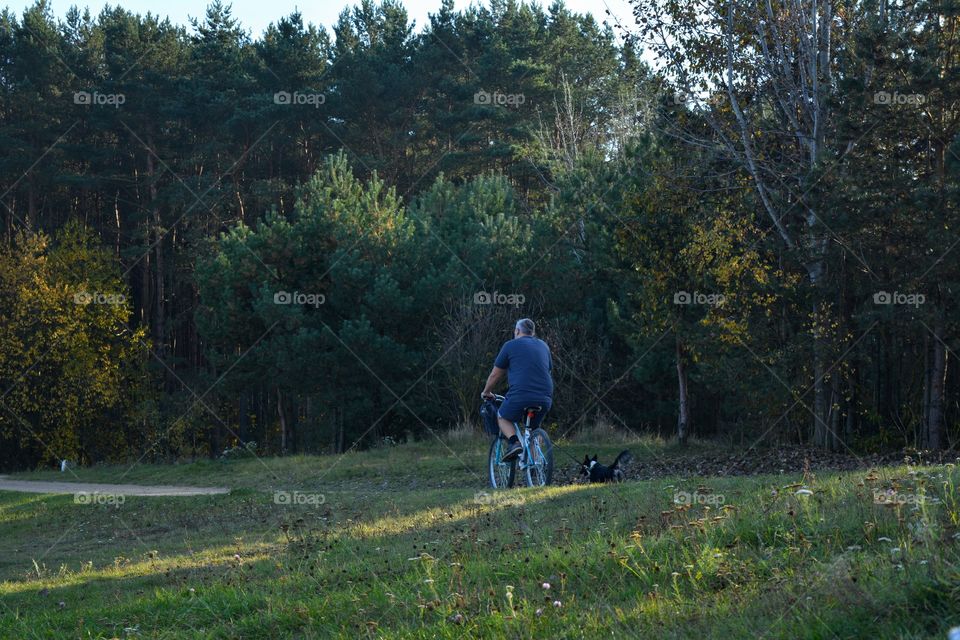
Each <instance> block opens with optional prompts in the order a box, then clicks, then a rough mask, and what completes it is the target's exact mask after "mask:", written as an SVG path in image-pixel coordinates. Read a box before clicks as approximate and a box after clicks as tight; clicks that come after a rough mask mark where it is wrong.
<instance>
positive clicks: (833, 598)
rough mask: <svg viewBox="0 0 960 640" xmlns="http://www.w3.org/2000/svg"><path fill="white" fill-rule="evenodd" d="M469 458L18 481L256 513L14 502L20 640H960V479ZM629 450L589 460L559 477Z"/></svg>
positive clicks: (13, 593) (464, 450)
mask: <svg viewBox="0 0 960 640" xmlns="http://www.w3.org/2000/svg"><path fill="white" fill-rule="evenodd" d="M448 444H449V446H450V447H451V448H452V449H453V450H455V451H456V452H457V455H456V456H454V455H452V454H451V453H450V451H449V450H448V449H447V448H446V447H445V446H442V445H440V444H439V443H437V442H433V443H429V442H427V443H419V444H407V445H399V446H395V447H389V448H380V449H375V450H372V451H367V452H360V453H350V454H347V455H345V456H342V457H335V456H328V457H289V458H284V459H279V458H269V459H263V460H258V459H242V460H233V461H203V462H197V463H191V464H182V465H172V466H150V465H135V466H133V467H131V468H127V467H113V468H107V467H103V468H99V467H98V468H92V469H78V470H77V471H76V474H75V475H73V474H61V473H54V472H35V473H30V474H17V475H16V476H14V477H15V478H17V479H52V480H58V481H62V480H65V479H71V478H72V479H76V480H84V481H88V480H89V481H98V482H125V483H131V482H136V483H144V484H147V483H157V484H159V483H169V484H190V485H210V486H213V485H217V486H229V487H231V488H232V489H233V491H232V492H231V493H230V494H229V495H216V496H201V497H171V498H134V497H127V498H125V499H123V500H122V501H120V500H119V499H116V500H113V501H109V500H105V501H98V502H95V503H93V504H77V503H76V502H75V500H74V498H73V496H70V495H61V496H49V495H36V494H18V493H9V492H0V637H2V638H278V637H290V638H330V637H342V638H357V637H371V638H378V637H385V638H460V637H464V636H466V637H483V638H599V637H607V638H609V637H616V638H620V637H623V638H631V637H657V638H696V637H702V638H727V639H729V638H754V637H771V638H832V637H839V638H853V637H870V638H945V637H946V632H947V629H948V628H949V627H951V626H956V625H958V624H960V496H958V492H957V484H958V480H960V472H958V469H957V467H955V466H953V465H950V464H948V465H938V466H925V467H908V466H899V467H888V468H880V469H876V470H873V471H860V472H843V473H840V472H829V473H825V472H818V473H817V474H816V475H807V476H806V477H804V476H803V474H783V475H776V476H752V477H739V478H729V477H727V478H694V477H688V478H684V477H679V476H678V477H666V478H661V479H657V480H653V481H636V482H625V483H623V484H621V485H606V486H587V485H579V484H577V485H563V486H553V487H548V488H544V489H514V490H507V491H502V492H495V493H493V492H486V491H485V484H484V483H485V478H484V471H483V469H484V462H485V459H486V443H485V442H484V441H482V440H477V439H470V438H461V439H459V440H456V441H452V442H450V443H448ZM629 446H630V448H631V450H632V451H633V452H634V453H635V454H636V455H637V456H638V457H642V456H653V455H656V456H673V455H678V452H677V451H676V450H675V449H672V448H670V447H666V446H664V445H663V444H662V443H658V442H655V441H649V442H637V443H632V444H631V445H629ZM697 446H699V447H701V448H703V447H708V446H709V445H707V444H703V443H701V444H700V445H697ZM622 448H623V444H622V443H619V442H610V443H608V444H606V445H604V446H601V447H596V446H590V447H585V446H580V445H578V444H577V443H575V442H574V443H567V444H566V446H564V447H562V449H561V450H558V455H557V464H558V465H560V466H561V467H565V468H570V467H571V466H572V461H571V458H569V457H567V455H565V453H564V452H566V453H569V455H570V456H572V457H578V458H579V457H582V455H583V454H584V453H586V451H587V450H588V449H589V450H590V452H591V453H593V452H595V451H598V452H599V453H600V454H601V455H600V458H601V459H605V458H606V459H609V458H612V456H613V455H615V454H616V452H617V451H619V450H620V449H622ZM752 455H764V454H763V452H759V453H757V452H754V453H753V454H752ZM65 476H69V477H68V478H65ZM887 491H892V492H893V493H891V494H887V493H883V495H884V496H886V497H885V498H884V499H883V500H881V501H880V502H884V503H883V504H881V503H878V500H877V499H876V497H877V495H878V493H879V492H887ZM277 492H282V493H277ZM678 501H679V502H680V503H679V504H678ZM278 502H279V503H278Z"/></svg>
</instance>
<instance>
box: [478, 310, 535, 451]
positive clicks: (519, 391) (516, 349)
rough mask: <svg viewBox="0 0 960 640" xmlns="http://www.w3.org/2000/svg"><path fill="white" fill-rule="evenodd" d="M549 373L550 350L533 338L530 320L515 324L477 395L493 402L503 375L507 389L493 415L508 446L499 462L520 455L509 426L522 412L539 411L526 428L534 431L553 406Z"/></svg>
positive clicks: (518, 443) (533, 332) (514, 433)
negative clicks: (533, 407) (532, 408)
mask: <svg viewBox="0 0 960 640" xmlns="http://www.w3.org/2000/svg"><path fill="white" fill-rule="evenodd" d="M552 370H553V357H552V356H551V355H550V347H548V346H547V343H546V342H544V341H543V340H541V339H540V338H538V337H536V326H535V325H534V324H533V320H530V319H529V318H522V319H520V320H517V324H516V325H515V326H514V328H513V340H508V341H507V342H505V343H504V344H503V347H501V348H500V353H499V354H497V358H496V360H494V362H493V370H492V371H491V372H490V375H489V376H488V377H487V384H486V385H485V386H484V387H483V391H482V392H481V393H480V397H481V398H483V399H489V398H493V397H494V394H493V388H494V387H495V386H496V385H497V383H498V382H499V381H500V379H501V378H503V374H504V373H506V374H507V384H508V385H509V389H508V390H507V395H506V398H504V400H503V404H501V405H500V409H499V411H497V423H498V424H499V425H500V432H501V433H502V434H503V435H504V436H506V437H507V438H508V442H509V448H508V449H507V452H506V453H505V454H503V459H502V460H503V462H507V461H510V460H513V459H514V458H516V457H517V456H518V455H520V452H521V451H523V446H522V445H521V444H520V439H519V438H518V437H517V430H516V428H515V427H514V426H513V425H514V423H519V422H521V421H522V420H523V418H524V416H523V410H524V409H525V408H526V407H532V406H540V407H542V410H541V411H540V412H539V413H537V414H535V415H534V416H533V418H532V419H531V422H530V427H531V428H536V427H538V426H539V425H540V423H541V422H543V418H544V416H545V415H546V414H547V411H549V410H550V407H551V406H552V405H553V378H552V377H551V375H550V372H551V371H552Z"/></svg>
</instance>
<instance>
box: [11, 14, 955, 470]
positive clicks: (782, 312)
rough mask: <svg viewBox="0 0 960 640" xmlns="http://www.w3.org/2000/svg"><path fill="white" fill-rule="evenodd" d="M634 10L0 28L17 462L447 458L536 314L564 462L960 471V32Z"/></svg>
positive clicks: (144, 20)
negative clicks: (598, 426) (752, 458)
mask: <svg viewBox="0 0 960 640" xmlns="http://www.w3.org/2000/svg"><path fill="white" fill-rule="evenodd" d="M634 4H635V14H636V16H635V17H636V22H635V24H634V23H631V24H615V25H610V26H608V25H606V24H603V25H601V24H598V23H597V22H595V21H594V19H593V18H591V17H589V16H583V15H578V14H574V13H571V12H570V11H569V10H567V9H566V8H565V7H564V6H563V5H562V3H559V2H556V3H553V4H551V5H550V6H549V8H547V9H543V8H541V7H538V6H533V5H526V4H520V3H516V2H513V1H512V0H511V1H503V0H492V1H491V2H490V4H489V6H485V7H477V6H473V7H471V8H468V9H464V10H455V9H454V7H453V5H452V2H449V1H446V2H443V3H442V4H441V5H440V6H439V7H438V9H437V12H436V13H435V14H433V15H431V17H430V20H429V23H428V24H426V25H424V26H423V27H422V28H420V29H414V25H412V24H411V22H410V21H409V19H408V17H407V14H406V12H405V10H404V9H403V7H402V5H401V4H399V3H398V2H394V1H392V0H388V1H386V2H383V3H382V4H374V3H373V2H370V1H369V0H366V1H364V2H361V3H360V4H359V5H357V6H356V7H354V8H352V9H348V10H345V11H344V12H343V14H342V15H341V17H340V19H339V21H338V22H337V24H336V25H334V26H333V27H332V29H331V30H330V31H328V30H326V29H324V28H322V27H316V26H313V25H305V24H303V21H302V19H301V17H300V16H299V15H298V14H293V15H291V16H288V17H285V18H280V19H279V20H278V21H277V22H276V23H274V24H273V25H271V26H270V27H269V29H268V30H267V31H266V32H265V33H263V34H262V35H261V36H260V37H258V38H257V39H251V37H250V36H249V35H248V33H247V32H246V31H245V30H244V29H243V28H242V26H241V25H240V24H238V22H237V21H236V20H235V19H234V18H233V17H232V16H231V11H230V8H229V7H228V6H225V5H222V4H220V3H219V2H216V3H214V4H212V5H210V6H209V7H208V9H207V12H206V15H205V17H204V18H203V19H202V20H197V21H195V22H194V23H193V24H192V25H190V26H189V27H183V26H178V25H173V24H171V23H169V22H167V21H160V20H158V19H157V18H156V17H155V16H152V15H147V16H141V15H134V14H131V13H130V12H128V11H126V10H124V9H122V8H120V7H108V8H105V9H104V10H103V11H102V12H101V13H100V14H99V15H97V16H93V15H91V14H90V13H89V12H81V11H78V10H71V12H70V13H69V14H68V16H67V17H66V18H65V19H64V20H62V21H58V20H56V19H54V18H53V17H52V14H51V12H50V10H49V7H48V6H47V4H45V3H44V2H43V1H40V2H38V3H37V4H35V5H34V6H33V7H30V8H29V9H27V10H26V11H24V13H23V14H22V15H21V16H17V15H15V14H14V13H13V12H11V11H10V10H6V11H4V12H3V14H0V194H2V196H0V204H2V207H0V220H2V224H3V233H4V243H3V247H2V251H0V296H2V297H3V302H2V306H0V384H2V389H0V394H2V396H0V411H2V413H0V451H2V457H0V464H4V465H11V466H28V465H36V464H38V463H42V462H47V461H51V460H56V459H59V458H71V459H80V460H86V461H92V460H101V459H108V458H126V457H132V458H134V459H136V458H139V457H140V456H145V457H150V458H158V457H159V458H163V457H177V456H189V455H217V454H219V453H220V452H222V451H223V450H224V449H225V448H227V447H232V446H235V445H237V444H239V443H241V442H249V441H255V442H257V443H258V450H261V451H321V450H330V449H333V450H339V451H342V450H345V449H347V448H350V447H352V446H367V445H370V444H372V443H376V442H381V441H383V439H384V438H391V439H397V438H401V437H416V438H431V437H432V434H433V435H435V434H436V433H437V432H439V431H440V430H443V429H446V428H449V427H450V426H452V425H454V424H456V423H458V422H462V421H465V420H468V419H472V418H473V416H474V415H475V410H476V405H477V394H478V393H479V391H480V388H481V386H482V381H483V379H484V376H485V374H486V373H487V371H488V370H489V366H490V364H491V362H492V358H493V355H494V353H495V352H496V350H497V348H498V347H499V345H500V343H501V342H502V341H503V340H505V339H507V338H508V337H509V336H510V328H511V326H512V323H513V321H515V319H516V318H517V317H520V316H531V317H533V318H534V319H535V320H536V321H537V322H538V324H539V326H540V328H541V333H542V335H543V337H544V338H545V339H547V340H548V341H549V342H550V343H551V346H552V347H553V350H554V354H555V361H556V365H557V371H556V378H557V382H558V388H557V397H556V401H555V410H554V412H553V413H552V414H551V418H550V421H549V422H550V423H551V425H552V426H551V428H552V429H554V430H555V435H556V436H557V437H560V436H562V435H563V434H565V433H567V432H568V431H569V430H571V429H576V428H579V427H581V426H582V425H584V424H593V423H594V422H596V421H601V422H608V423H611V424H613V425H614V426H616V427H618V428H622V429H630V430H634V431H641V430H653V431H657V432H660V433H664V434H671V435H672V434H676V435H678V436H679V437H680V439H681V440H685V439H686V438H687V437H688V436H689V435H690V434H694V435H701V436H703V435H722V436H728V437H731V438H735V439H736V440H737V441H739V442H742V443H743V444H744V446H745V447H748V446H750V445H752V444H753V443H755V442H756V441H758V440H759V439H761V438H768V439H789V440H795V441H796V440H799V441H804V442H813V443H815V444H817V445H820V446H823V447H825V448H829V449H840V448H853V449H858V450H859V449H862V448H876V447H884V446H904V445H914V446H925V447H944V448H945V447H948V446H950V444H951V443H954V442H956V439H957V437H958V426H957V425H958V422H960V406H958V403H960V377H958V375H957V370H956V366H955V363H954V357H955V355H954V354H955V351H956V349H957V345H958V340H957V323H956V307H957V304H956V300H955V294H954V292H955V291H956V287H957V284H958V278H960V272H958V268H957V265H958V261H957V259H956V258H957V254H956V253H955V248H956V245H957V243H960V238H958V237H957V228H958V223H960V220H958V203H960V189H958V185H960V136H958V132H960V129H958V127H960V107H958V102H960V98H958V91H960V78H958V64H960V63H958V59H960V57H958V55H957V54H958V53H960V50H958V42H957V38H958V32H957V27H958V25H960V18H958V15H960V8H958V3H957V2H952V1H948V2H937V3H930V2H909V1H905V2H886V1H880V2H875V1H865V2H854V3H846V4H844V5H843V6H842V8H836V7H834V6H833V5H832V4H830V3H826V4H820V3H815V4H811V3H804V2H801V3H782V2H773V3H766V4H765V5H764V6H760V5H758V4H757V3H752V2H745V1H744V2H731V3H725V4H724V6H723V7H720V6H718V5H717V4H716V3H712V2H705V1H704V2H690V3H676V2H666V1H662V0H637V1H636V2H635V3H634ZM807 5H809V6H807ZM811 12H812V13H811ZM642 48H645V49H646V51H647V55H646V58H642V54H641V49H642ZM642 59H646V60H648V62H647V63H644V62H642V61H641V60H642ZM650 63H654V64H652V66H650ZM75 294H88V295H90V296H91V298H90V300H86V299H85V298H84V300H86V301H87V302H92V303H90V304H82V302H83V300H81V303H78V302H77V299H76V298H75ZM118 296H119V297H118ZM81 297H82V296H81Z"/></svg>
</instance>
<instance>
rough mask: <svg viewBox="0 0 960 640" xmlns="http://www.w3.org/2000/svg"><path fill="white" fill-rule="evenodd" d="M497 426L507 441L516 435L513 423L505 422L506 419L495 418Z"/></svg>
mask: <svg viewBox="0 0 960 640" xmlns="http://www.w3.org/2000/svg"><path fill="white" fill-rule="evenodd" d="M497 424H499V425H500V433H502V434H503V435H504V436H506V437H507V438H508V439H509V438H512V437H513V436H515V435H517V429H516V427H514V426H513V423H512V422H510V421H509V420H507V419H506V418H501V417H500V416H497Z"/></svg>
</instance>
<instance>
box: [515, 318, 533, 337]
mask: <svg viewBox="0 0 960 640" xmlns="http://www.w3.org/2000/svg"><path fill="white" fill-rule="evenodd" d="M517 331H519V332H520V333H522V334H523V335H525V336H534V335H536V334H537V326H536V325H535V324H533V320H531V319H530V318H521V319H519V320H517Z"/></svg>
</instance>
